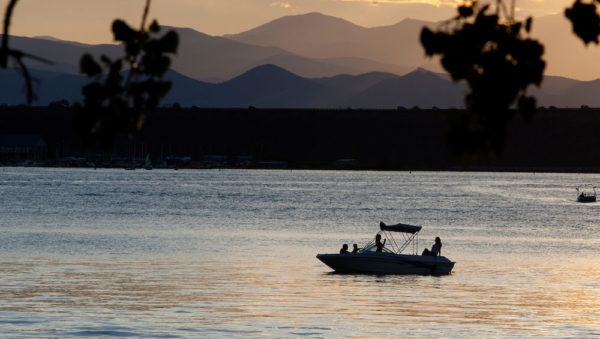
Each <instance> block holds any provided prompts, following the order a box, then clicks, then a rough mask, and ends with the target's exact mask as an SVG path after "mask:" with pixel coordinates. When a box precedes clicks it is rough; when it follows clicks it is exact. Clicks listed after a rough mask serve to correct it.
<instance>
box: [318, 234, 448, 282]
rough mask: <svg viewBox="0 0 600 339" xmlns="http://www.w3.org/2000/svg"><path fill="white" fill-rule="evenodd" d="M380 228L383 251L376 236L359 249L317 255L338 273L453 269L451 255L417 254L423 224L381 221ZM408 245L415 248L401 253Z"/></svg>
mask: <svg viewBox="0 0 600 339" xmlns="http://www.w3.org/2000/svg"><path fill="white" fill-rule="evenodd" d="M379 228H380V231H379V232H378V233H377V234H381V235H382V237H385V239H387V241H386V243H385V246H384V247H383V249H382V251H381V252H377V246H376V243H375V240H374V239H373V240H371V241H370V242H368V243H367V244H366V245H365V246H364V247H363V248H362V249H359V250H358V252H356V253H343V254H317V259H319V260H321V261H322V262H323V263H324V264H325V265H327V266H329V267H331V268H332V269H333V270H334V271H335V272H338V273H368V274H420V275H430V274H431V275H446V274H450V273H451V272H452V268H454V264H455V263H454V262H453V261H450V260H449V259H448V258H446V257H443V256H427V255H418V254H417V248H418V234H419V231H421V226H413V225H407V224H402V223H399V224H395V225H386V224H384V223H383V222H380V223H379ZM392 233H395V234H397V235H398V234H400V235H401V236H402V237H403V240H404V242H403V243H401V245H398V243H397V242H396V239H394V237H393V235H392ZM408 248H412V254H404V253H402V252H403V251H405V250H407V249H408Z"/></svg>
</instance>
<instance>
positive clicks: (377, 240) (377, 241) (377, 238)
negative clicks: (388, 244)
mask: <svg viewBox="0 0 600 339" xmlns="http://www.w3.org/2000/svg"><path fill="white" fill-rule="evenodd" d="M386 240H387V239H383V242H381V234H379V233H377V235H376V236H375V246H377V252H382V251H383V246H385V241H386Z"/></svg>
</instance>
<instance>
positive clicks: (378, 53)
mask: <svg viewBox="0 0 600 339" xmlns="http://www.w3.org/2000/svg"><path fill="white" fill-rule="evenodd" d="M426 25H433V23H430V22H426V21H419V20H412V19H406V20H403V21H401V22H399V23H397V24H395V25H391V26H383V27H377V28H365V27H361V26H357V25H355V24H353V23H351V22H348V21H346V20H342V19H339V18H335V17H331V16H326V15H323V14H320V13H309V14H303V15H295V16H287V17H283V18H280V19H277V20H274V21H271V22H269V23H267V24H264V25H262V26H260V27H257V28H254V29H252V30H249V31H246V32H242V33H239V34H235V35H226V37H227V38H230V39H234V40H237V41H241V42H245V43H250V44H255V45H260V46H279V47H281V48H284V49H286V50H289V51H291V52H294V53H297V54H300V55H304V56H308V57H311V58H339V57H358V58H365V59H372V60H376V61H378V62H382V63H388V64H395V65H403V66H421V65H423V64H428V63H430V60H428V59H426V58H425V57H424V54H425V53H424V51H423V48H422V47H421V45H420V43H419V34H420V32H421V29H422V28H423V27H424V26H426Z"/></svg>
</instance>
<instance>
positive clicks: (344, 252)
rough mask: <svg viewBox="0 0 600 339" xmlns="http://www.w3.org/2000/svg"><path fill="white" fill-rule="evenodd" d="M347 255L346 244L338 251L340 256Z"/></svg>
mask: <svg viewBox="0 0 600 339" xmlns="http://www.w3.org/2000/svg"><path fill="white" fill-rule="evenodd" d="M346 253H348V244H344V245H343V246H342V248H341V249H340V254H346Z"/></svg>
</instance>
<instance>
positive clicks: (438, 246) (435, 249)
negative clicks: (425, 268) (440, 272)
mask: <svg viewBox="0 0 600 339" xmlns="http://www.w3.org/2000/svg"><path fill="white" fill-rule="evenodd" d="M421 255H428V256H431V257H437V256H438V255H442V240H441V239H440V237H435V244H433V246H431V251H430V250H428V249H424V250H423V253H422V254H421Z"/></svg>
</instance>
